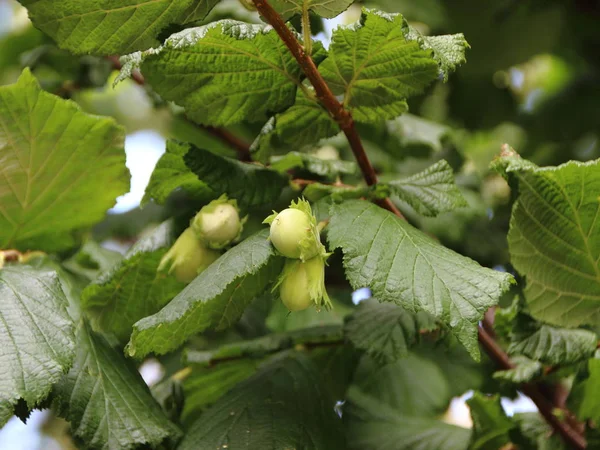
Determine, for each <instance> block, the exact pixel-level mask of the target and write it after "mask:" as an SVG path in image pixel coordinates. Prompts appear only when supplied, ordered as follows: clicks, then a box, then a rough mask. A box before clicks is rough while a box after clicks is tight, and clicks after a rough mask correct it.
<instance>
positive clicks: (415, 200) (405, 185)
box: [387, 159, 467, 217]
mask: <svg viewBox="0 0 600 450" xmlns="http://www.w3.org/2000/svg"><path fill="white" fill-rule="evenodd" d="M387 185H388V186H389V187H390V190H391V192H392V194H394V195H396V196H398V197H399V198H400V200H402V201H404V202H406V203H408V204H409V205H410V206H411V207H412V208H413V209H414V210H415V211H416V212H417V213H419V214H421V215H423V216H427V217H435V216H437V215H438V214H441V213H443V212H448V211H452V210H454V209H456V208H460V207H462V206H467V201H466V200H465V198H464V197H463V195H462V194H461V192H460V190H459V189H458V186H456V183H455V182H454V172H453V171H452V168H451V167H450V165H449V164H448V163H447V162H446V161H445V160H443V159H442V160H440V161H438V162H437V163H435V164H434V165H432V166H430V167H428V168H427V169H425V170H424V171H422V172H419V173H417V174H415V175H412V176H411V177H408V178H405V179H402V180H396V181H390V182H389V183H387Z"/></svg>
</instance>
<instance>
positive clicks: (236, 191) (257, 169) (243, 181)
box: [183, 145, 288, 207]
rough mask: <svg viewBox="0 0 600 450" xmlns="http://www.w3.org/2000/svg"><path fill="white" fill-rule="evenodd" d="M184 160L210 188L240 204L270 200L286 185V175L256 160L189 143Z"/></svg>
mask: <svg viewBox="0 0 600 450" xmlns="http://www.w3.org/2000/svg"><path fill="white" fill-rule="evenodd" d="M189 148H190V151H188V152H187V153H186V155H185V156H184V158H183V159H184V160H185V163H186V164H187V166H188V167H189V168H190V170H191V171H192V172H193V173H194V174H196V176H197V177H198V179H200V180H202V181H203V182H204V183H206V185H207V186H209V187H210V188H211V189H212V190H213V191H215V192H216V193H218V194H227V195H228V196H229V197H230V198H234V199H236V200H237V201H238V203H239V204H240V206H241V207H249V206H257V205H266V204H270V203H273V202H274V201H275V200H277V199H278V198H279V196H280V195H281V190H282V189H283V188H284V187H285V186H287V185H288V178H287V177H286V176H284V175H281V174H280V173H278V172H277V171H275V170H271V169H267V168H266V167H264V166H261V165H258V164H248V163H243V162H240V161H237V160H235V159H231V158H227V157H224V156H218V155H215V154H214V153H211V152H209V151H207V150H201V149H199V148H197V147H194V146H192V145H189Z"/></svg>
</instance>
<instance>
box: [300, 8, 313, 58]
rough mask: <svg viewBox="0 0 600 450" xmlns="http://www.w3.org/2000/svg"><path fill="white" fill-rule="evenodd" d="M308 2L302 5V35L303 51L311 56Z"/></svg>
mask: <svg viewBox="0 0 600 450" xmlns="http://www.w3.org/2000/svg"><path fill="white" fill-rule="evenodd" d="M307 3H308V2H304V3H303V4H302V35H303V40H304V51H305V52H306V53H307V54H308V55H312V33H311V31H310V16H309V14H308V4H307Z"/></svg>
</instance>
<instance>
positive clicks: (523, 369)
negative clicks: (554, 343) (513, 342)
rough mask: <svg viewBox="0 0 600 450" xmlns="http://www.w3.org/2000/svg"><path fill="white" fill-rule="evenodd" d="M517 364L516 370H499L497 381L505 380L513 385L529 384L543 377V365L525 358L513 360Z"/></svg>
mask: <svg viewBox="0 0 600 450" xmlns="http://www.w3.org/2000/svg"><path fill="white" fill-rule="evenodd" d="M511 360H512V362H513V363H514V364H515V366H516V367H515V368H514V369H508V370H499V371H498V372H495V373H494V378H495V379H496V380H505V381H510V382H512V383H528V382H529V381H531V380H533V379H534V378H537V377H539V376H540V375H542V364H541V363H540V362H539V361H533V360H531V359H529V358H527V357H525V356H515V357H514V358H512V359H511Z"/></svg>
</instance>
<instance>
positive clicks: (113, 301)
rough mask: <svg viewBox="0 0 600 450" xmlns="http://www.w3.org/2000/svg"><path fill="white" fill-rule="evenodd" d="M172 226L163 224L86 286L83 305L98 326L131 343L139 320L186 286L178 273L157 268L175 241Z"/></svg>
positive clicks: (158, 308) (161, 305) (154, 311)
mask: <svg viewBox="0 0 600 450" xmlns="http://www.w3.org/2000/svg"><path fill="white" fill-rule="evenodd" d="M172 228H173V224H172V222H171V221H167V222H164V223H163V224H161V225H159V226H158V227H157V228H156V229H155V230H153V231H152V232H151V233H149V234H148V235H146V236H144V237H142V238H141V239H140V240H139V241H138V242H136V244H135V245H134V246H133V247H132V248H131V249H130V250H129V252H127V254H126V255H125V257H124V258H123V259H122V260H121V261H119V262H118V263H117V264H115V265H114V266H112V267H111V268H110V269H109V270H107V271H106V272H104V273H102V274H101V275H100V276H99V278H98V279H97V280H96V281H94V282H93V283H92V284H90V285H89V286H88V287H87V288H85V290H84V291H83V293H82V295H81V306H82V308H83V309H85V310H87V312H88V314H89V315H90V317H91V319H92V324H93V325H94V328H97V329H99V330H102V331H104V332H106V333H111V334H114V335H115V336H116V337H117V338H118V339H119V340H120V341H124V342H127V340H128V339H129V336H130V335H131V330H132V326H133V324H134V323H135V322H137V321H138V320H140V319H142V318H144V317H147V316H149V315H151V314H154V313H156V312H158V311H159V310H160V309H161V308H162V307H163V306H165V305H166V304H167V303H168V302H169V301H170V300H172V299H173V297H175V296H176V295H177V294H178V293H179V292H180V291H181V290H182V289H183V288H184V287H185V284H184V283H180V282H179V281H177V280H176V279H175V276H174V275H169V274H168V273H165V272H158V270H157V269H158V266H159V264H160V261H161V259H162V257H163V256H164V254H165V253H166V252H167V250H168V249H169V248H170V246H171V244H172V243H173V240H174V239H173V229H172Z"/></svg>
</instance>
